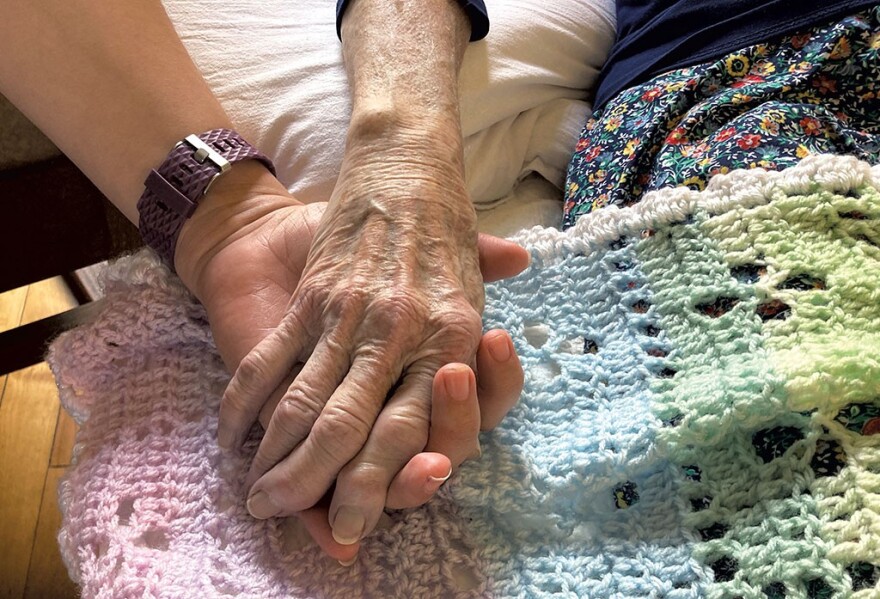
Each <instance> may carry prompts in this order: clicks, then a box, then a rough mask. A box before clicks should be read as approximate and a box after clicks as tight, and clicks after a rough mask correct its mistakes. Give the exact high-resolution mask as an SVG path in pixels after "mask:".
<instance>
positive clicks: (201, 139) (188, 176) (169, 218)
mask: <svg viewBox="0 0 880 599" xmlns="http://www.w3.org/2000/svg"><path fill="white" fill-rule="evenodd" d="M241 160H259V161H260V162H262V163H263V164H264V165H266V168H268V169H269V170H270V171H271V172H272V174H273V175H274V174H275V166H274V165H273V164H272V161H271V160H269V159H268V158H267V157H266V156H265V155H263V154H262V153H261V152H260V151H259V150H257V149H256V148H255V147H254V146H252V145H251V144H249V143H248V142H247V141H245V140H244V138H242V137H241V136H240V135H239V134H238V133H236V132H235V131H232V130H231V129H212V130H210V131H206V132H204V133H202V134H200V135H188V136H187V137H186V138H185V139H183V140H181V141H180V142H178V143H177V145H175V146H174V148H173V149H172V150H171V152H169V153H168V156H167V157H166V158H165V161H164V162H163V163H162V164H161V165H160V166H159V168H157V169H153V170H151V171H150V174H149V175H147V179H146V180H145V181H144V187H145V189H144V193H143V195H141V198H140V200H138V203H137V209H138V214H139V215H140V219H139V221H138V229H139V230H140V233H141V237H143V239H144V242H145V243H146V244H147V245H148V246H150V247H151V248H153V249H154V250H156V252H157V253H158V254H159V256H161V258H162V259H163V260H164V261H165V262H166V263H167V264H168V266H170V267H171V270H174V250H175V248H176V247H177V238H178V236H179V235H180V230H181V229H182V228H183V225H184V223H185V222H186V219H188V218H189V217H191V216H192V214H193V212H195V210H196V208H197V207H198V205H199V202H200V201H201V199H202V197H203V196H204V195H205V194H206V193H207V192H208V189H210V187H211V184H212V183H213V182H214V181H215V180H216V179H217V177H219V176H221V175H222V174H223V173H225V172H226V171H228V170H229V169H230V167H231V165H232V163H233V162H239V161H241Z"/></svg>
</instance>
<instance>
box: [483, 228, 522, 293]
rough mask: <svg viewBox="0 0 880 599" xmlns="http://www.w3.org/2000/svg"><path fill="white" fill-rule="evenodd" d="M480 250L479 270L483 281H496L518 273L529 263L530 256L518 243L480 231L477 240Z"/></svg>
mask: <svg viewBox="0 0 880 599" xmlns="http://www.w3.org/2000/svg"><path fill="white" fill-rule="evenodd" d="M477 249H478V250H479V252H480V272H482V273H483V280H484V281H497V280H499V279H506V278H508V277H512V276H514V275H518V274H519V273H521V272H522V271H523V270H525V268H526V267H527V266H528V265H529V262H530V261H531V256H530V255H529V252H528V251H527V250H526V249H525V248H523V247H522V246H520V245H517V244H515V243H513V242H512V241H507V240H506V239H501V238H500V237H495V236H494V235H486V234H485V233H480V237H479V239H478V240H477Z"/></svg>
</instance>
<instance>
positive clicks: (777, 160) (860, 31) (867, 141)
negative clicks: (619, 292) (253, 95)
mask: <svg viewBox="0 0 880 599" xmlns="http://www.w3.org/2000/svg"><path fill="white" fill-rule="evenodd" d="M814 153H837V154H852V155H855V156H858V157H859V158H862V159H863V160H867V161H869V162H872V163H876V162H877V161H878V159H880V154H878V153H880V6H878V7H874V8H872V9H869V10H867V11H864V12H862V13H860V14H858V15H855V16H851V17H847V18H845V19H842V20H840V21H838V22H835V23H832V24H829V25H825V26H822V27H816V28H813V29H811V30H809V31H806V32H804V33H801V34H797V35H792V36H788V37H785V38H782V39H780V40H778V41H776V42H774V43H767V44H757V45H754V46H751V47H749V48H746V49H745V50H742V51H739V52H734V53H732V54H729V55H727V56H724V57H723V58H721V59H719V60H716V61H713V62H710V63H705V64H701V65H697V66H693V67H687V68H683V69H678V70H675V71H672V72H669V73H666V74H663V75H660V76H658V77H655V78H654V79H652V80H651V81H649V82H647V83H644V84H641V85H638V86H635V87H632V88H630V89H628V90H625V91H623V92H621V93H620V94H618V95H617V96H616V97H614V98H613V99H612V100H611V101H609V102H608V104H606V105H605V106H604V107H603V108H602V109H601V110H599V111H597V112H596V113H595V114H594V115H593V118H591V119H590V120H589V121H588V122H587V124H586V126H585V128H584V130H583V132H582V134H581V137H580V140H579V142H578V145H577V147H576V149H575V153H574V156H573V157H572V160H571V162H570V163H569V169H568V180H567V182H566V198H565V199H566V202H565V215H564V222H563V225H564V226H565V227H569V226H571V225H572V224H574V222H575V221H576V220H577V218H578V217H579V216H581V215H583V214H586V213H588V212H591V211H592V210H595V209H598V208H601V207H603V206H606V205H610V204H615V205H618V206H628V205H631V204H634V203H636V202H638V201H639V200H640V199H641V197H642V195H643V194H644V193H645V192H647V191H650V190H652V189H658V188H662V187H673V186H679V185H686V186H689V187H692V188H694V189H703V188H704V187H705V185H706V181H707V180H708V179H709V177H711V176H712V175H714V174H717V173H725V172H727V171H729V170H733V169H737V168H765V169H769V170H779V169H783V168H787V167H789V166H793V165H794V164H795V163H796V162H798V161H799V160H801V159H802V158H804V157H806V156H808V155H810V154H814Z"/></svg>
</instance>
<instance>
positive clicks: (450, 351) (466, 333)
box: [435, 304, 483, 359]
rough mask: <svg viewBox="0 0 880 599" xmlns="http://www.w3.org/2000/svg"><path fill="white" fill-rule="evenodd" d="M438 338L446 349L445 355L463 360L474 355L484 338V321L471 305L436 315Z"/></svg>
mask: <svg viewBox="0 0 880 599" xmlns="http://www.w3.org/2000/svg"><path fill="white" fill-rule="evenodd" d="M436 322H437V324H436V325H435V326H436V329H437V336H438V337H439V340H440V341H442V345H443V347H444V348H445V352H444V353H445V355H446V356H448V357H450V358H453V359H462V358H467V359H470V357H471V356H472V355H473V354H474V352H475V351H476V349H477V345H479V342H480V337H481V336H482V332H483V327H482V319H481V318H480V315H479V314H478V313H477V311H476V310H474V309H473V307H472V306H470V305H469V304H468V305H467V306H466V307H460V308H459V309H452V310H448V311H444V312H441V313H439V314H437V315H436Z"/></svg>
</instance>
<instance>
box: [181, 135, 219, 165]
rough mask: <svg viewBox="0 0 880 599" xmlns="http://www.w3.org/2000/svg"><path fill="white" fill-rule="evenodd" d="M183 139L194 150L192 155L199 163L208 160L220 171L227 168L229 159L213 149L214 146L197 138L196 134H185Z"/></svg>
mask: <svg viewBox="0 0 880 599" xmlns="http://www.w3.org/2000/svg"><path fill="white" fill-rule="evenodd" d="M184 141H185V142H186V143H188V144H189V145H190V146H191V147H192V148H193V149H194V150H195V152H193V155H192V157H193V160H195V161H196V162H198V163H199V164H204V163H205V160H210V161H211V162H213V163H214V166H216V167H217V168H218V169H219V170H220V172H221V173H225V172H226V171H227V170H229V166H230V164H229V161H228V160H226V159H225V158H224V157H223V156H221V155H220V154H218V153H217V152H216V151H214V148H212V147H211V146H209V145H208V144H206V143H205V142H203V141H202V140H201V139H199V138H198V136H197V135H187V136H186V138H185V139H184Z"/></svg>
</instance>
